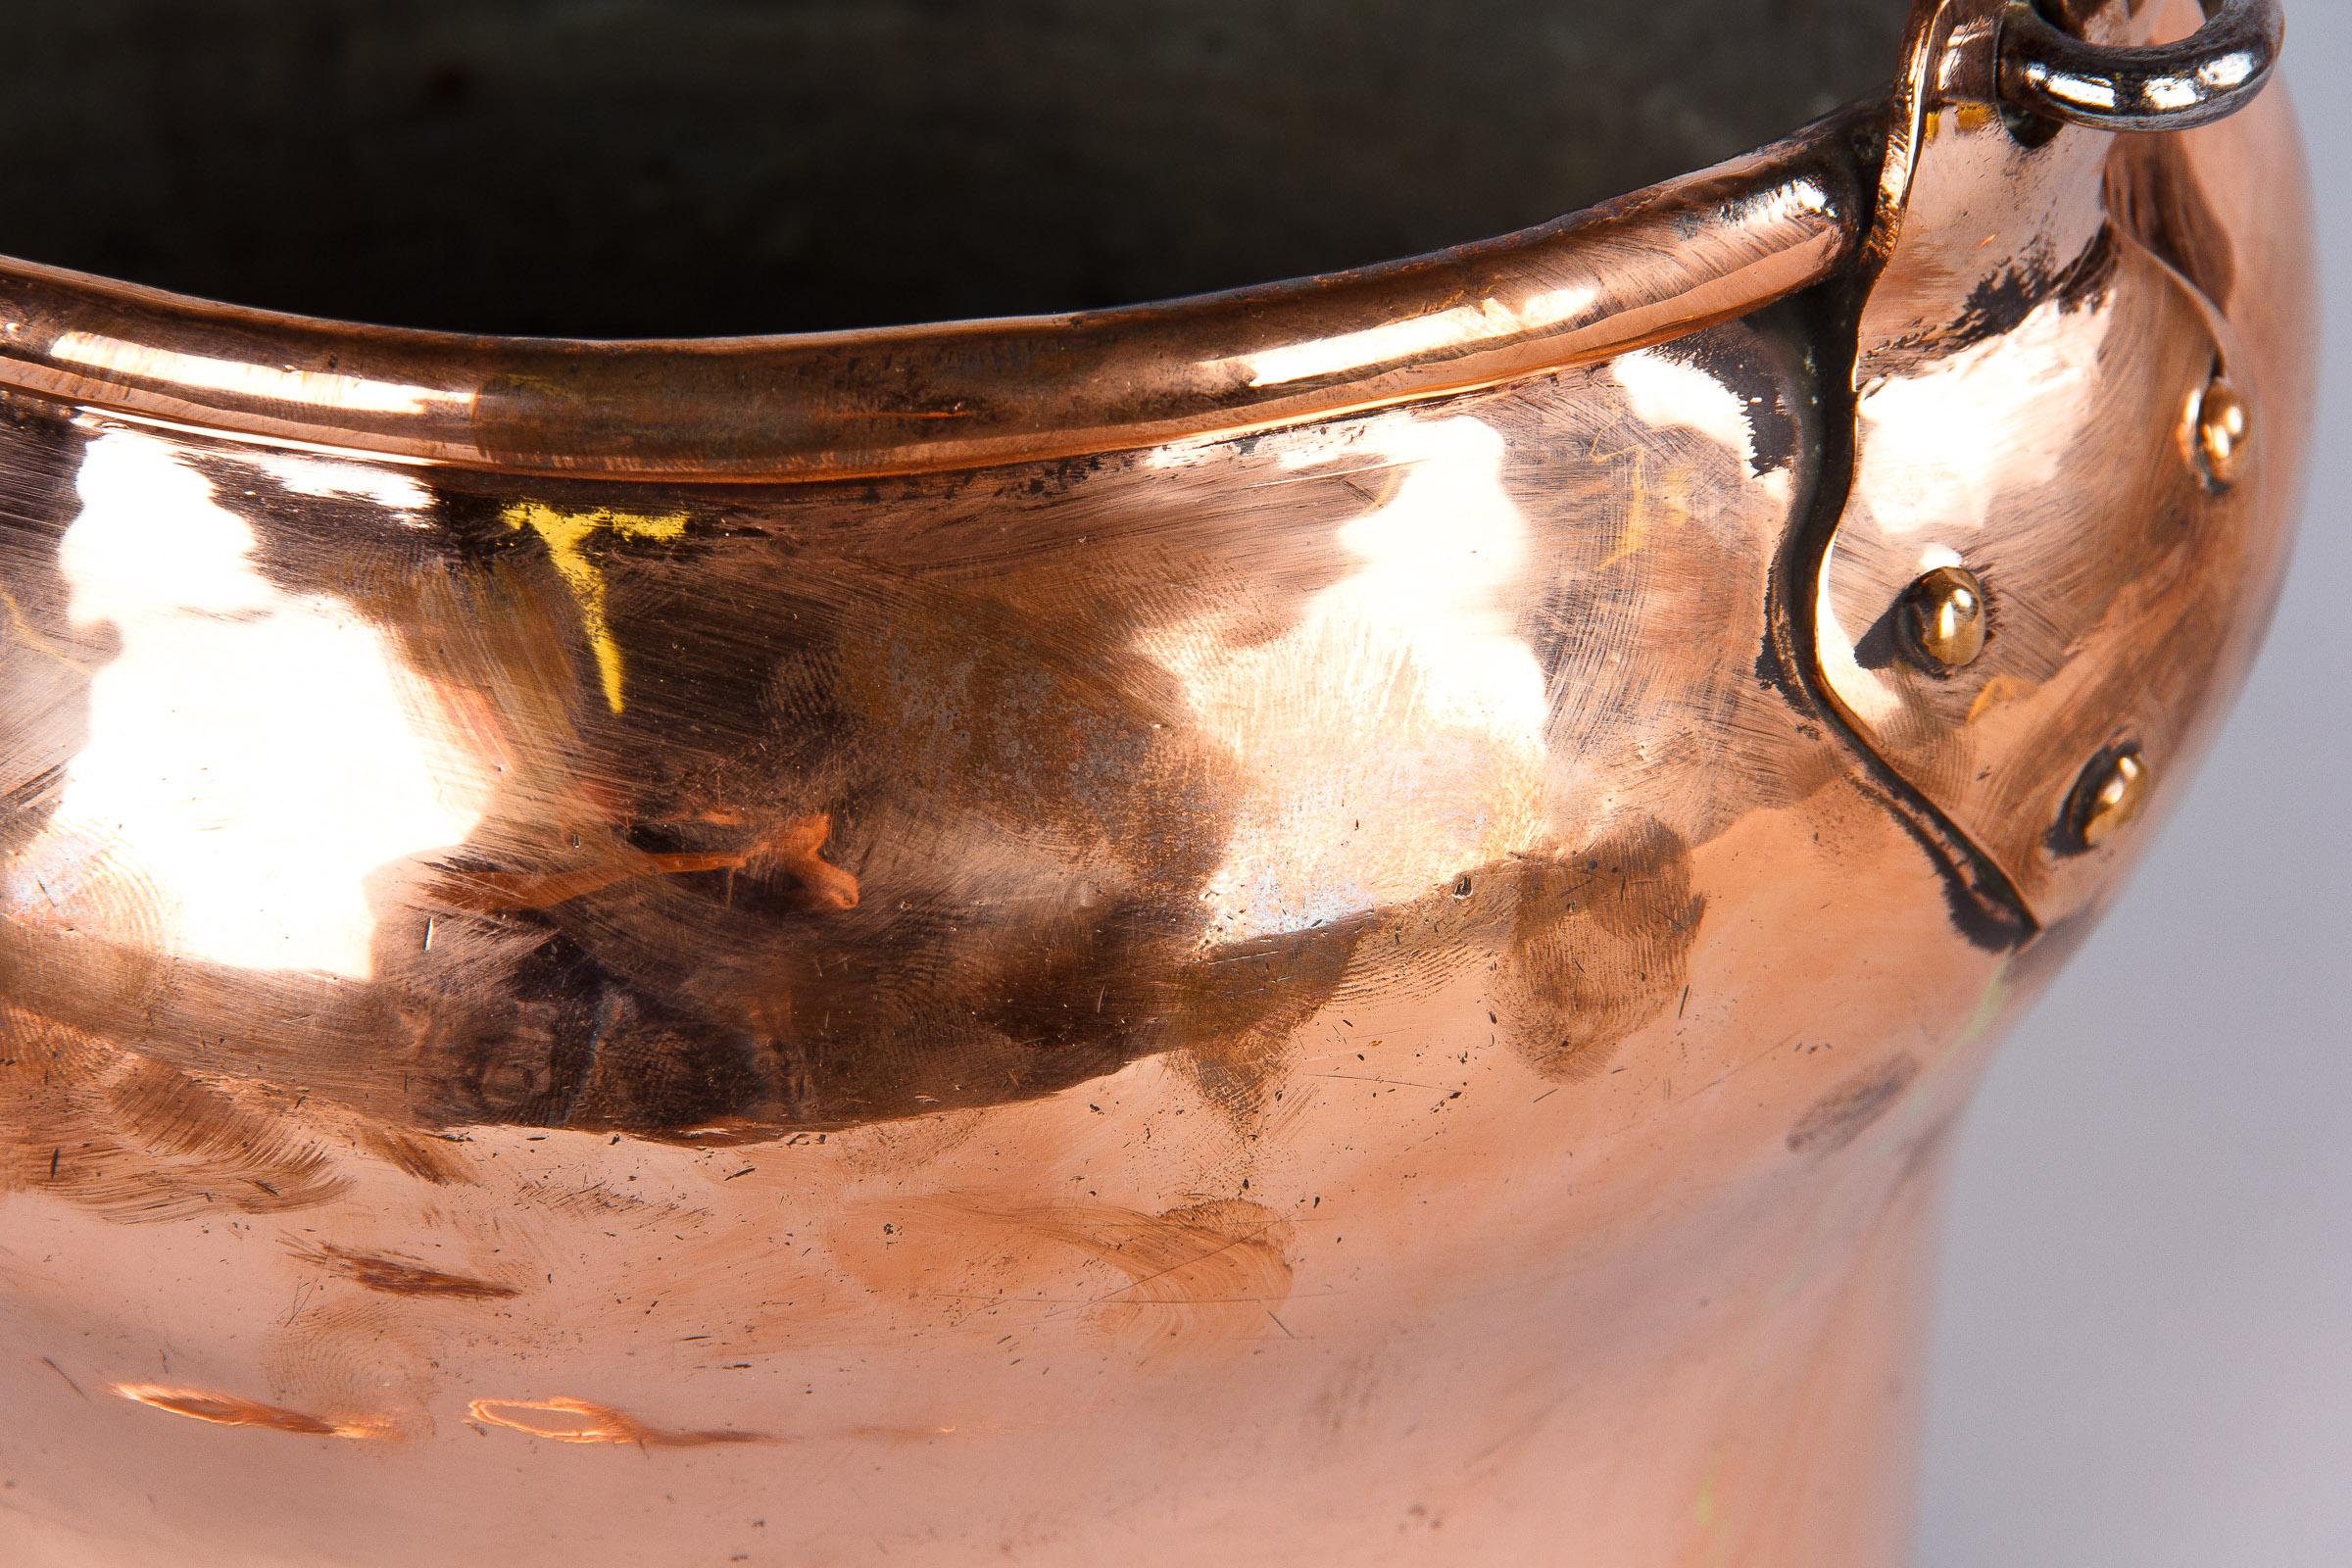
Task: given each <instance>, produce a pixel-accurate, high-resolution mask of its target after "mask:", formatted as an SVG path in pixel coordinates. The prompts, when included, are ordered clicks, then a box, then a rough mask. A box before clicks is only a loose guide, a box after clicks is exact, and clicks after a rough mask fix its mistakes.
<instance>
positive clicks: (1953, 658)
mask: <svg viewBox="0 0 2352 1568" xmlns="http://www.w3.org/2000/svg"><path fill="white" fill-rule="evenodd" d="M1985 621H1986V615H1985V585H1984V583H1982V582H1980V581H1979V580H1978V578H1977V574H1976V573H1975V572H1973V571H1970V570H1969V569H1968V568H1967V567H1966V566H1937V567H1936V569H1935V570H1934V571H1931V572H1928V573H1926V574H1925V575H1924V576H1922V577H1921V578H1920V579H1919V580H1918V581H1917V582H1915V583H1913V584H1912V585H1911V586H1910V588H1909V589H1908V590H1906V591H1905V592H1904V594H1903V606H1902V622H1903V642H1904V645H1905V646H1906V647H1907V648H1909V649H1910V651H1911V655H1912V657H1913V658H1914V659H1916V660H1918V661H1919V662H1921V663H1923V664H1925V665H1927V666H1928V667H1929V668H1931V669H1959V668H1961V667H1962V666H1963V665H1967V664H1973V663H1975V662H1976V660H1977V656H1978V655H1979V654H1982V653H1983V652H1985Z"/></svg>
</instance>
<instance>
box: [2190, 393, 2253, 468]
mask: <svg viewBox="0 0 2352 1568" xmlns="http://www.w3.org/2000/svg"><path fill="white" fill-rule="evenodd" d="M2253 436H2254V416H2253V411H2252V410H2250V409H2248V408H2247V407H2246V400H2245V399H2244V398H2243V397H2241V396H2239V395H2238V390H2237V388H2235V387H2233V386H2231V385H2230V384H2229V382H2227V381H2225V380H2223V379H2222V378H2221V377H2220V376H2218V375H2217V376H2215V377H2214V378H2213V381H2212V383H2211V384H2210V385H2208V386H2207V387H2206V388H2205V395H2204V396H2203V397H2202V398H2200V399H2198V400H2197V462H2198V463H2199V464H2200V465H2201V466H2203V467H2204V469H2205V477H2206V479H2207V480H2208V481H2210V482H2211V483H2212V484H2213V486H2214V487H2215V488H2216V489H2220V488H2222V487H2224V486H2227V485H2232V484H2235V483H2236V482H2237V480H2238V476H2239V475H2240V474H2242V473H2243V472H2245V468H2246V450H2247V446H2248V444H2249V443H2250V442H2251V441H2252V439H2253Z"/></svg>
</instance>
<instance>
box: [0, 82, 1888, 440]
mask: <svg viewBox="0 0 2352 1568" xmlns="http://www.w3.org/2000/svg"><path fill="white" fill-rule="evenodd" d="M1858 118H1859V117H1858V116H1853V115H1849V116H1842V117H1836V118H1833V119H1831V120H1828V121H1824V122H1821V123H1817V124H1815V125H1814V126H1812V127H1810V128H1808V129H1807V130H1805V131H1803V132H1800V133H1799V134H1797V135H1796V136H1793V137H1791V138H1789V139H1788V140H1785V141H1782V142H1780V143H1777V144H1775V145H1773V146H1770V147H1766V148H1764V149H1762V150H1760V151H1758V152H1756V153H1753V154H1751V155H1748V156H1746V157H1742V158H1739V159H1735V160H1732V161H1731V162H1728V163H1725V164H1722V165H1719V166H1717V167H1716V168H1714V169H1711V170H1707V171H1704V172H1698V173H1695V174H1691V175H1689V176H1687V177H1684V178H1680V179H1675V180H1671V181H1668V182H1666V183H1664V184H1661V185H1657V186H1653V187H1651V188H1649V189H1647V190H1644V191H1642V192H1639V193H1637V194H1635V195H1632V196H1627V197H1624V198H1621V199H1619V200H1616V201H1613V202H1609V203H1606V204H1603V205H1601V206H1599V207H1595V208H1593V209H1590V210H1588V211H1585V212H1581V213H1577V214H1573V215H1571V216H1568V217H1565V218H1561V219H1559V220H1556V221H1552V222H1549V223H1544V224H1541V225H1539V226H1537V227H1534V228H1528V229H1524V230H1521V231H1520V232H1518V233H1514V234H1509V235H1505V236H1503V237H1501V238H1497V239H1493V240H1487V241H1482V242H1479V243H1475V244H1470V245H1464V246H1460V247H1457V248H1455V249H1451V250H1446V251H1441V252H1438V253H1436V254H1433V255H1429V256H1423V257H1418V258H1414V259H1410V260H1406V261H1400V262H1393V263H1388V264H1384V265H1380V266H1374V267H1366V268H1360V269H1354V270H1347V271H1340V272H1333V273H1327V274H1324V275H1320V276H1313V277H1304V278H1299V279H1296V280H1293V281H1289V282H1280V283H1272V284H1267V285H1264V286H1260V287H1254V288H1248V289H1241V290H1236V291H1231V292H1226V293H1218V294H1205V295H1199V296H1195V297H1192V298H1187V299H1178V300H1172V301H1166V302H1161V303H1155V304H1150V305H1143V306H1137V307H1133V308H1130V309H1124V310H1112V311H1094V312H1086V313H1080V314H1074V315H1064V316H1041V317H1015V318H1004V319H990V320H977V321H958V322H948V323H945V324H938V325H920V326H904V327H884V328H876V329H871V330H858V331H847V332H817V333H805V334H790V335H781V336H767V337H741V338H704V339H647V340H637V341H601V340H585V339H564V338H518V337H495V336H472V335H466V334H459V333H448V332H434V331H422V330H414V329H406V328H394V327H376V326H361V325H355V324H351V323H346V322H338V321H328V320H321V319H312V318H306V317H300V316H290V315H284V314H279V313H275V312H270V311H260V310H252V309H247V308H244V307H240V306H234V305H226V304H219V303H214V302H211V301H206V300H199V299H193V298H189V297H186V296H183V295H176V294H171V293H167V292H164V291H162V290H158V289H152V288H145V287H140V286H138V285H135V284H129V283H122V282H115V281H111V280H108V279H104V278H98V277H92V276H89V275H87V274H84V273H78V272H72V271H67V270H61V269H57V268H52V267H45V266H41V265H38V264H34V263H30V262H22V261H13V260H10V261H0V386H5V387H9V388H14V389H16V390H19V391H25V392H30V393H35V394H38V395H41V396H45V397H52V398H58V399H63V400H66V401H70V402H73V403H76V404H80V405H82V406H84V407H88V408H92V409H98V410H103V411H105V412H107V413H110V414H116V415H121V416H123V417H135V418H141V419H149V420H156V421H162V422H167V423H172V424H186V425H196V426H202V427H225V428H231V429H234V430H236V431H238V432H239V433H240V434H243V435H246V436H249V437H258V438H262V439H270V440H277V441H283V442H292V443H299V444H303V445H318V446H330V447H333V448H335V449H337V450H342V451H353V452H368V453H374V454H379V455H382V456H385V457H391V458H400V459H409V460H416V461H427V462H436V463H447V464H457V465H462V466H482V467H495V468H498V469H501V470H505V471H510V472H517V473H540V474H566V475H578V476H583V477H610V478H621V477H633V478H646V477H655V476H667V477H692V478H695V479H698V480H715V481H745V480H778V479H800V478H855V477H864V476H871V475H879V474H888V473H906V472H917V471H924V470H931V469H940V468H951V467H969V466H977V465H985V464H993V463H1003V462H1009V461H1013V460H1016V459H1042V458H1061V457H1070V456H1074V455H1078V454H1082V453H1091V452H1107V451H1117V450H1123V449H1129V448H1135V447H1141V446H1148V445H1153V444H1157V443H1161V442H1166V441H1172V440H1182V439H1187V438H1197V437H1206V436H1216V435H1231V434H1235V433H1239V432H1243V431H1248V430H1252V429H1263V428H1270V427H1274V426H1279V425H1283V424H1289V423H1294V422H1297V421H1300V420H1306V419H1313V418H1322V417H1330V416H1332V415H1335V414H1343V413H1348V412H1353V411H1358V410H1364V409H1371V408H1379V407H1384V406H1387V405H1391V404H1396V403H1401V402H1407V401H1411V400H1414V399H1419V398H1426V397H1432V396H1436V395H1440V394H1443V393H1447V392H1456V391H1464V390H1468V389H1471V388H1476V387H1482V386H1490V385H1494V384H1495V383H1498V382H1501V381H1505V380H1509V379H1511V378H1513V377H1516V376H1521V375H1525V374H1527V373H1529V372H1530V371H1533V370H1539V369H1544V368H1556V367H1562V366H1570V365H1579V364H1589V363H1593V362H1595V361H1599V360H1604V359H1608V358H1611V357H1613V356H1615V355H1619V354H1623V353H1626V352H1628V351H1630V350H1634V349H1639V348H1642V347H1645V346H1648V345H1650V344H1653V343H1658V342H1662V341H1664V340H1666V339H1668V338H1672V337H1678V336H1681V335H1683V334H1686V333H1688V332H1690V331H1691V330H1693V329H1694V328H1696V327H1700V326H1704V325H1707V324H1709V323H1712V322H1715V321H1720V320H1724V319H1730V318H1733V317H1736V316H1740V315H1744V314H1745V313H1747V312H1749V311H1752V310H1754V309H1756V308H1757V307H1759V306H1761V305H1764V304H1767V303H1770V302H1771V301H1773V300H1775V299H1779V298H1781V297H1783V296H1785V295H1788V294H1790V293H1793V292H1795V291H1797V290H1799V289H1803V288H1805V287H1808V286H1810V285H1812V284H1814V283H1817V282H1820V281H1821V280H1822V279H1824V278H1826V277H1828V276H1830V275H1831V274H1832V273H1834V272H1835V271H1836V270H1838V267H1839V266H1840V265H1841V264H1842V263H1843V262H1844V261H1845V260H1846V259H1847V258H1848V257H1849V256H1850V255H1851V254H1852V253H1853V251H1854V249H1855V246H1856V242H1857V239H1858V236H1859V233H1860V217H1859V215H1860V214H1861V212H1862V211H1863V202H1862V198H1861V196H1860V193H1859V191H1858V188H1857V176H1856V172H1855V161H1854V158H1853V155H1852V151H1851V149H1850V147H1849V146H1848V145H1847V142H1848V138H1849V136H1850V134H1851V133H1852V131H1853V129H1854V128H1855V124H1856V122H1857V120H1858Z"/></svg>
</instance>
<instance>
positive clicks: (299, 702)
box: [7, 430, 491, 977]
mask: <svg viewBox="0 0 2352 1568" xmlns="http://www.w3.org/2000/svg"><path fill="white" fill-rule="evenodd" d="M78 489H79V493H80V497H81V502H82V510H81V513H80V515H79V516H78V517H76V518H75V520H74V521H73V525H72V526H71V527H70V528H68V529H67V531H66V534H65V538H64V540H63V542H62V544H61V546H60V550H59V564H60V567H61V569H62V571H63V574H64V576H65V578H66V581H67V583H68V584H69V585H70V587H71V589H72V601H71V612H72V614H73V619H74V621H75V622H76V623H77V624H80V625H85V626H86V625H90V624H93V623H96V622H110V623H111V624H112V625H113V627H114V629H115V633H116V635H117V637H118V638H119V639H120V651H119V652H118V653H117V654H116V656H115V657H114V658H112V659H111V660H109V661H107V662H104V663H102V664H100V665H99V666H98V667H97V668H96V669H95V670H94V671H93V673H92V676H91V682H90V690H89V713H88V738H87V741H86V743H85V744H84V745H83V747H82V748H81V750H80V751H79V753H78V754H76V755H75V757H74V758H73V760H72V761H71V762H70V763H69V764H68V765H67V769H66V778H65V784H64V790H63V795H62V799H61V802H60V806H59V809H58V812H57V815H56V817H55V818H54V819H53V820H52V822H51V824H50V827H49V828H48V830H47V832H46V833H45V834H44V835H43V837H42V839H41V840H40V841H38V842H36V843H35V844H34V845H32V846H30V847H28V849H27V851H26V852H25V855H24V856H22V857H20V858H19V859H18V860H17V861H16V863H15V864H14V865H12V867H11V872H12V874H11V876H10V879H9V882H10V885H9V887H8V889H7V894H8V899H9V902H10V903H11V904H12V905H16V906H19V907H26V906H31V907H36V908H37V907H41V906H40V905H39V904H36V903H35V901H36V900H37V901H42V902H43V903H45V904H46V905H47V906H48V907H55V908H57V909H58V910H59V911H60V912H61V913H64V914H66V915H68V916H69V917H70V918H72V919H73V920H74V922H75V923H76V924H77V925H81V926H82V927H83V928H85V929H87V928H90V927H92V926H95V927H96V928H97V934H126V933H121V932H114V933H110V932H109V931H108V930H107V928H108V927H109V926H118V925H121V924H123V922H125V921H136V922H138V923H139V925H140V930H139V932H138V936H139V937H140V939H141V940H155V939H156V938H158V937H160V938H161V940H162V943H163V945H164V946H166V947H167V948H168V949H169V950H170V951H172V952H174V953H179V954H183V955H186V956H192V957H198V958H204V959H209V960H212V961H214V962H217V963H222V964H230V965H235V966H237V967H241V968H253V969H296V970H323V971H326V972H328V973H332V974H340V975H349V976H354V977H365V976H367V975H368V973H370V971H371V969H372V967H373V961H372V956H371V951H370V948H371V943H372V941H373V938H374V933H375V913H374V910H373V908H372V907H371V905H370V903H369V899H368V878H369V876H370V874H371V873H373V872H375V871H376V870H377V869H378V868H380V867H382V866H384V865H385V864H386V863H387V862H389V861H393V860H396V859H400V858H405V857H409V856H413V855H416V854H417V853H419V852H422V851H428V850H433V849H437V848H441V847H444V846H448V845H453V844H456V843H458V842H460V841H461V840H463V839H464V838H465V837H466V834H467V833H468V832H470V831H471V830H472V829H473V827H474V825H475V824H476V823H477V822H478V821H479V820H480V818H481V813H482V811H483V810H484V809H485V808H486V806H487V804H488V800H489V793H490V786H491V780H490V778H489V777H487V776H486V775H485V774H484V773H483V772H482V771H481V770H480V768H479V767H478V766H477V765H476V764H474V763H473V762H471V760H469V759H468V758H466V756H465V755H464V754H463V753H460V752H458V751H456V750H454V749H452V748H451V747H450V746H449V745H447V744H446V743H445V742H443V741H442V740H441V739H440V733H439V732H440V726H439V725H438V724H437V723H436V722H435V721H434V719H433V716H432V715H433V712H434V708H433V700H432V698H431V696H430V694H429V692H427V691H426V690H425V689H424V688H423V687H422V685H421V684H420V683H419V682H418V681H417V679H416V677H414V676H412V675H410V674H409V673H407V671H406V670H405V669H404V668H403V666H402V665H401V662H400V661H399V659H398V657H397V655H396V653H395V651H394V649H393V647H392V645H391V644H390V643H389V641H388V640H387V639H386V638H385V637H384V635H383V634H382V633H381V632H379V631H378V630H376V629H375V628H374V627H373V626H371V625H369V624H368V622H367V621H366V620H364V619H363V618H362V617H361V616H360V615H358V614H357V613H354V612H353V610H352V609H351V607H350V606H348V605H347V604H345V603H343V602H342V601H340V600H337V599H333V598H328V597H326V596H323V595H317V594H296V593H288V592H286V591H285V590H283V589H281V588H279V587H278V586H277V585H275V584H274V583H272V582H270V580H269V579H268V578H267V577H266V576H264V575H263V573H262V572H261V571H260V570H258V569H257V568H256V567H255V565H254V564H253V562H252V560H251V556H252V552H253V549H254V545H255V543H256V540H255V536H254V532H253V528H252V526H251V525H250V524H249V523H247V522H246V521H245V520H244V519H243V518H242V517H239V516H238V515H235V514H234V513H232V512H230V511H229V510H227V509H226V508H224V507H222V506H221V504H220V503H219V501H218V500H217V499H216V498H215V495H214V491H213V486H212V485H211V483H210V482H209V481H207V480H206V479H205V478H204V477H203V476H202V475H201V474H199V473H197V472H195V471H194V470H192V469H190V468H188V467H186V466H182V465H181V464H180V463H179V462H178V460H177V459H176V458H175V457H174V455H173V452H172V448H171V446H170V445H169V444H167V443H166V442H164V441H161V440H158V439H156V438H155V437H152V436H149V435H145V434H142V433H138V432H134V431H126V430H117V431H111V432H108V433H106V434H103V435H101V436H99V437H98V438H97V439H96V440H94V441H92V442H91V444H90V446H89V449H88V452H87V454H86V456H85V458H84V460H83V463H82V467H81V472H80V475H79V479H78ZM36 879H37V882H38V888H37V890H36V888H35V887H34V886H31V885H29V884H32V883H34V882H35V880H36ZM152 926H160V928H161V929H160V930H155V929H152V928H151V927H152Z"/></svg>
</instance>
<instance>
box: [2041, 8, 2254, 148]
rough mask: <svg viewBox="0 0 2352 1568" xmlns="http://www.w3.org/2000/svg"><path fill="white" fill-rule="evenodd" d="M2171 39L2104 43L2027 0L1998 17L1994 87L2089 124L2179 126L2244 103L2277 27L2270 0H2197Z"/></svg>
mask: <svg viewBox="0 0 2352 1568" xmlns="http://www.w3.org/2000/svg"><path fill="white" fill-rule="evenodd" d="M2204 4H2205V15H2206V22H2205V25H2204V26H2202V27H2200V28H2198V29H2197V30H2196V32H2195V33H2194V34H2192V35H2191V36H2189V37H2186V38H2183V39H2181V40H2180V42H2179V43H2172V44H2163V45H2159V46H2156V47H2153V48H2138V49H2110V48H2103V47H2101V46H2100V45H2097V44H2093V43H2085V42H2084V41H2083V40H2082V39H2081V38H2078V37H2075V36H2074V35H2073V34H2071V33H2069V32H2067V31H2065V30H2064V29H2062V28H2060V27H2058V26H2057V25H2054V24H2053V23H2051V21H2050V20H2049V19H2048V18H2047V17H2045V16H2043V15H2042V14H2041V12H2040V10H2039V9H2038V8H2037V7H2036V6H2035V5H2034V0H2009V10H2008V13H2007V15H2005V16H2004V17H2003V18H2002V19H2001V35H2000V62H2001V74H2000V83H2001V96H2002V97H2003V98H2005V99H2007V100H2008V102H2009V105H2010V107H2011V108H2013V109H2018V110H2022V111H2024V112H2025V113H2026V114H2029V115H2034V116H2038V117H2040V118H2041V119H2044V120H2063V121H2067V122H2069V123H2073V124H2077V125H2089V126H2091V127H2093V128H2094V129H2098V130H2180V129H2182V128H2184V127H2186V126H2189V125H2202V124H2205V123H2208V122H2211V121H2216V120H2220V119H2222V118H2224V117H2225V116H2228V115H2233V114H2235V113H2236V112H2237V111H2238V110H2240V109H2242V108H2244V107H2245V105H2246V104H2247V102H2248V101H2249V100H2251V99H2252V98H2253V96H2254V95H2255V94H2256V93H2258V92H2260V91H2261V90H2262V86H2263V83H2264V82H2265V81H2266V80H2268V79H2269V78H2270V74H2271V68H2272V67H2273V66H2275V65H2277V64H2278V48H2279V45H2280V43H2281V42H2282V41H2283V40H2284V38H2285V34H2286V23H2285V19H2284V18H2283V17H2282V16H2281V15H2280V14H2279V9H2278V0H2204Z"/></svg>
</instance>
